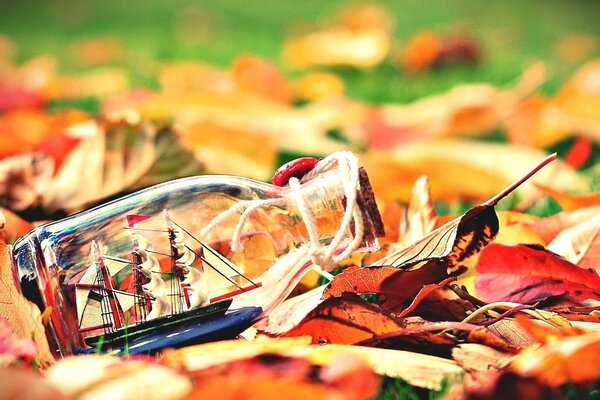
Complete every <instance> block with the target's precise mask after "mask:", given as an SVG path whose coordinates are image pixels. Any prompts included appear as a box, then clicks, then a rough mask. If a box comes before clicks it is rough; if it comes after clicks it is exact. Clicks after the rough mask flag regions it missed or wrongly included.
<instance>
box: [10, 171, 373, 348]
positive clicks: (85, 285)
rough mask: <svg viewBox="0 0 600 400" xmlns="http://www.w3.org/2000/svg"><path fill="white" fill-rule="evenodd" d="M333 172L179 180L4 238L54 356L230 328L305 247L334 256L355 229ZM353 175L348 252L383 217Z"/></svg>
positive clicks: (286, 279)
mask: <svg viewBox="0 0 600 400" xmlns="http://www.w3.org/2000/svg"><path fill="white" fill-rule="evenodd" d="M343 172H344V171H341V170H340V167H339V165H337V164H334V165H332V166H331V167H328V168H326V169H325V170H324V171H322V172H320V173H318V174H314V175H313V176H311V177H310V178H307V179H303V180H301V181H299V182H298V184H297V187H296V189H295V190H292V189H291V188H290V187H287V186H286V187H278V186H273V185H270V184H266V183H263V182H259V181H255V180H251V179H246V178H242V177H235V176H222V175H206V176H196V177H190V178H183V179H178V180H174V181H170V182H166V183H163V184H159V185H156V186H153V187H150V188H147V189H144V190H141V191H138V192H136V193H133V194H131V195H128V196H126V197H123V198H121V199H118V200H115V201H112V202H109V203H106V204H103V205H101V206H98V207H96V208H93V209H91V210H88V211H84V212H81V213H78V214H76V215H73V216H71V217H68V218H65V219H63V220H60V221H56V222H52V223H49V224H47V225H44V226H41V227H38V228H36V229H34V230H32V231H31V232H29V233H28V234H27V235H26V236H24V237H23V238H21V239H19V240H18V241H17V242H16V243H15V245H14V247H13V252H12V255H13V262H14V264H13V267H14V268H15V275H16V277H17V280H18V283H19V286H20V290H21V291H22V293H23V294H24V295H25V296H26V297H27V298H28V299H29V300H31V301H32V302H34V303H36V304H37V305H38V306H39V308H40V309H41V310H42V311H44V310H47V311H46V312H47V313H49V315H50V318H49V321H48V323H47V324H46V334H47V337H48V341H49V343H50V347H51V349H52V350H53V351H54V352H55V356H56V357H61V356H65V355H68V354H73V353H78V352H94V351H99V350H103V351H104V350H107V351H108V350H115V351H116V352H121V353H125V352H127V353H130V354H135V353H149V352H155V351H158V350H159V349H160V348H163V347H179V346H183V345H186V344H191V343H199V342H204V341H208V340H215V339H226V338H231V337H235V336H236V335H237V334H239V333H240V332H241V331H243V330H244V329H246V328H247V327H248V326H250V325H251V324H252V323H254V322H255V321H256V319H257V318H259V317H260V316H261V315H264V313H266V312H268V311H269V310H270V309H272V308H273V307H274V306H276V305H277V304H278V303H279V302H281V301H283V300H284V299H285V297H287V296H288V295H289V293H290V292H291V290H292V289H293V287H294V286H295V285H296V284H297V283H298V281H299V280H300V279H301V277H302V276H303V274H304V273H305V272H306V271H307V270H308V269H309V268H310V267H311V263H310V261H311V257H312V258H313V259H314V254H315V252H314V250H315V249H321V250H322V249H327V250H330V251H331V252H330V254H336V253H339V252H341V251H343V250H344V249H345V248H346V246H348V245H349V243H350V242H351V241H352V240H353V238H354V237H355V232H354V230H355V225H356V222H357V221H356V220H355V219H354V220H353V221H352V224H349V225H348V224H346V229H343V230H342V231H341V232H340V233H338V232H339V231H340V227H342V225H343V220H344V216H345V213H347V212H348V210H347V206H348V204H347V202H348V196H347V195H346V194H347V193H348V191H347V186H345V185H347V179H345V178H344V174H343ZM359 182H360V184H359V185H358V186H359V190H357V191H356V193H357V195H356V205H357V207H356V209H355V211H356V210H358V211H359V215H360V216H361V219H362V221H361V222H362V223H361V224H360V225H362V228H363V229H361V231H362V232H363V234H362V235H361V236H362V238H359V239H361V240H360V246H359V248H358V249H357V250H373V249H376V248H377V239H376V238H377V236H381V235H382V234H383V232H382V231H383V229H382V223H381V219H380V216H379V212H378V210H377V206H376V205H375V201H374V198H373V193H372V191H371V187H370V184H369V181H368V178H367V175H366V173H365V172H364V170H362V169H360V173H359ZM345 190H346V191H345ZM298 195H300V197H301V199H300V200H298ZM298 201H303V204H304V206H305V210H304V211H302V210H300V207H301V206H300V205H299V204H298ZM306 209H308V212H309V214H308V215H312V216H313V217H314V220H313V221H312V222H311V223H310V224H309V223H307V222H306V221H305V220H304V219H305V218H304V217H306V215H307V214H306V213H307V211H306ZM355 215H356V214H355ZM309 225H312V226H313V228H316V231H315V230H313V231H312V234H313V235H314V234H315V233H316V234H317V235H318V243H314V242H315V240H314V236H313V238H312V240H311V232H310V230H311V226H309ZM336 235H338V236H339V237H338V238H337V239H340V238H341V239H342V240H337V239H334V238H335V237H336ZM233 239H235V240H234V241H236V245H235V246H232V240H233ZM332 242H333V243H332ZM332 245H333V246H335V248H333V249H331V248H328V246H332ZM232 247H233V248H234V249H233V250H232ZM48 309H49V310H48Z"/></svg>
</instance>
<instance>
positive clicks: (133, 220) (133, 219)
mask: <svg viewBox="0 0 600 400" xmlns="http://www.w3.org/2000/svg"><path fill="white" fill-rule="evenodd" d="M148 218H152V217H151V216H150V215H128V216H127V225H129V227H130V228H133V226H134V225H135V224H137V223H138V222H142V221H144V220H147V219H148Z"/></svg>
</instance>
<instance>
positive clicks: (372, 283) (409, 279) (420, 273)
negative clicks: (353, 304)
mask: <svg viewBox="0 0 600 400" xmlns="http://www.w3.org/2000/svg"><path fill="white" fill-rule="evenodd" d="M431 264H432V265H431V266H429V267H428V268H419V269H417V270H414V271H404V270H401V269H398V268H395V267H366V268H363V267H349V268H347V269H345V270H344V271H343V272H342V273H341V274H339V275H337V276H336V277H335V278H334V279H333V280H332V281H331V283H330V284H329V286H328V287H327V289H325V293H324V294H323V297H324V298H329V297H339V296H341V295H343V294H344V293H357V294H365V293H375V294H379V295H380V297H381V300H382V306H383V307H385V308H387V309H389V310H392V311H395V312H398V311H401V310H402V309H403V308H404V305H405V303H406V302H407V301H408V300H410V299H412V298H413V297H414V296H415V295H416V294H417V293H418V292H419V290H421V288H422V287H423V286H424V285H428V284H434V283H438V282H440V281H442V280H443V279H445V278H447V277H448V274H447V273H446V267H445V265H444V264H442V263H434V262H432V263H431Z"/></svg>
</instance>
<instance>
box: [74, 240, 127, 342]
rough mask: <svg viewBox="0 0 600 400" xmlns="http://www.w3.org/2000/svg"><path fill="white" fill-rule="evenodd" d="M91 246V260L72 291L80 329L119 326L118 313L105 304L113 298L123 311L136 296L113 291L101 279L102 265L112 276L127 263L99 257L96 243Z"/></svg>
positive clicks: (102, 277)
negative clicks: (92, 254) (92, 257)
mask: <svg viewBox="0 0 600 400" xmlns="http://www.w3.org/2000/svg"><path fill="white" fill-rule="evenodd" d="M92 248H93V252H94V258H95V259H94V262H92V264H91V265H90V266H88V268H87V269H86V271H85V273H84V274H83V276H82V277H81V279H80V281H79V283H78V284H77V285H76V290H75V301H76V303H77V319H78V321H79V329H80V330H87V329H91V328H95V327H98V328H107V327H113V328H114V327H116V326H118V325H119V323H120V321H119V319H120V316H118V315H113V313H110V312H108V311H107V310H106V308H107V303H109V302H110V300H114V301H115V302H116V303H117V304H118V307H119V310H120V311H121V312H125V311H128V310H129V309H130V308H131V307H133V305H134V304H135V296H134V295H133V294H132V293H128V292H123V291H119V290H114V289H112V287H111V286H109V285H108V286H107V285H106V284H105V282H104V279H105V278H104V276H103V273H102V268H105V269H106V270H107V272H108V276H109V277H110V278H112V277H114V276H115V275H116V274H117V273H119V272H120V271H121V270H122V269H123V268H125V267H126V266H127V264H128V262H127V260H119V259H113V260H108V259H104V258H102V256H101V255H100V252H99V250H98V246H97V244H96V243H95V242H93V243H92ZM99 264H101V265H99ZM109 296H110V297H111V299H109Z"/></svg>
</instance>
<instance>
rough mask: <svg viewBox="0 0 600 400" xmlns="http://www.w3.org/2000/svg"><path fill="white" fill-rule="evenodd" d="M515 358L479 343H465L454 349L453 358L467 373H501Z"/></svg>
mask: <svg viewBox="0 0 600 400" xmlns="http://www.w3.org/2000/svg"><path fill="white" fill-rule="evenodd" d="M513 357H514V355H512V354H507V353H504V352H501V351H498V350H495V349H493V348H491V347H489V346H485V345H482V344H478V343H463V344H459V345H458V346H456V347H455V348H453V349H452V358H453V359H454V360H455V361H456V362H457V363H458V365H460V366H461V367H463V368H464V369H466V370H467V371H480V372H490V371H493V370H496V371H501V370H503V369H505V368H506V367H507V366H508V365H509V364H510V361H511V359H512V358H513Z"/></svg>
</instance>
